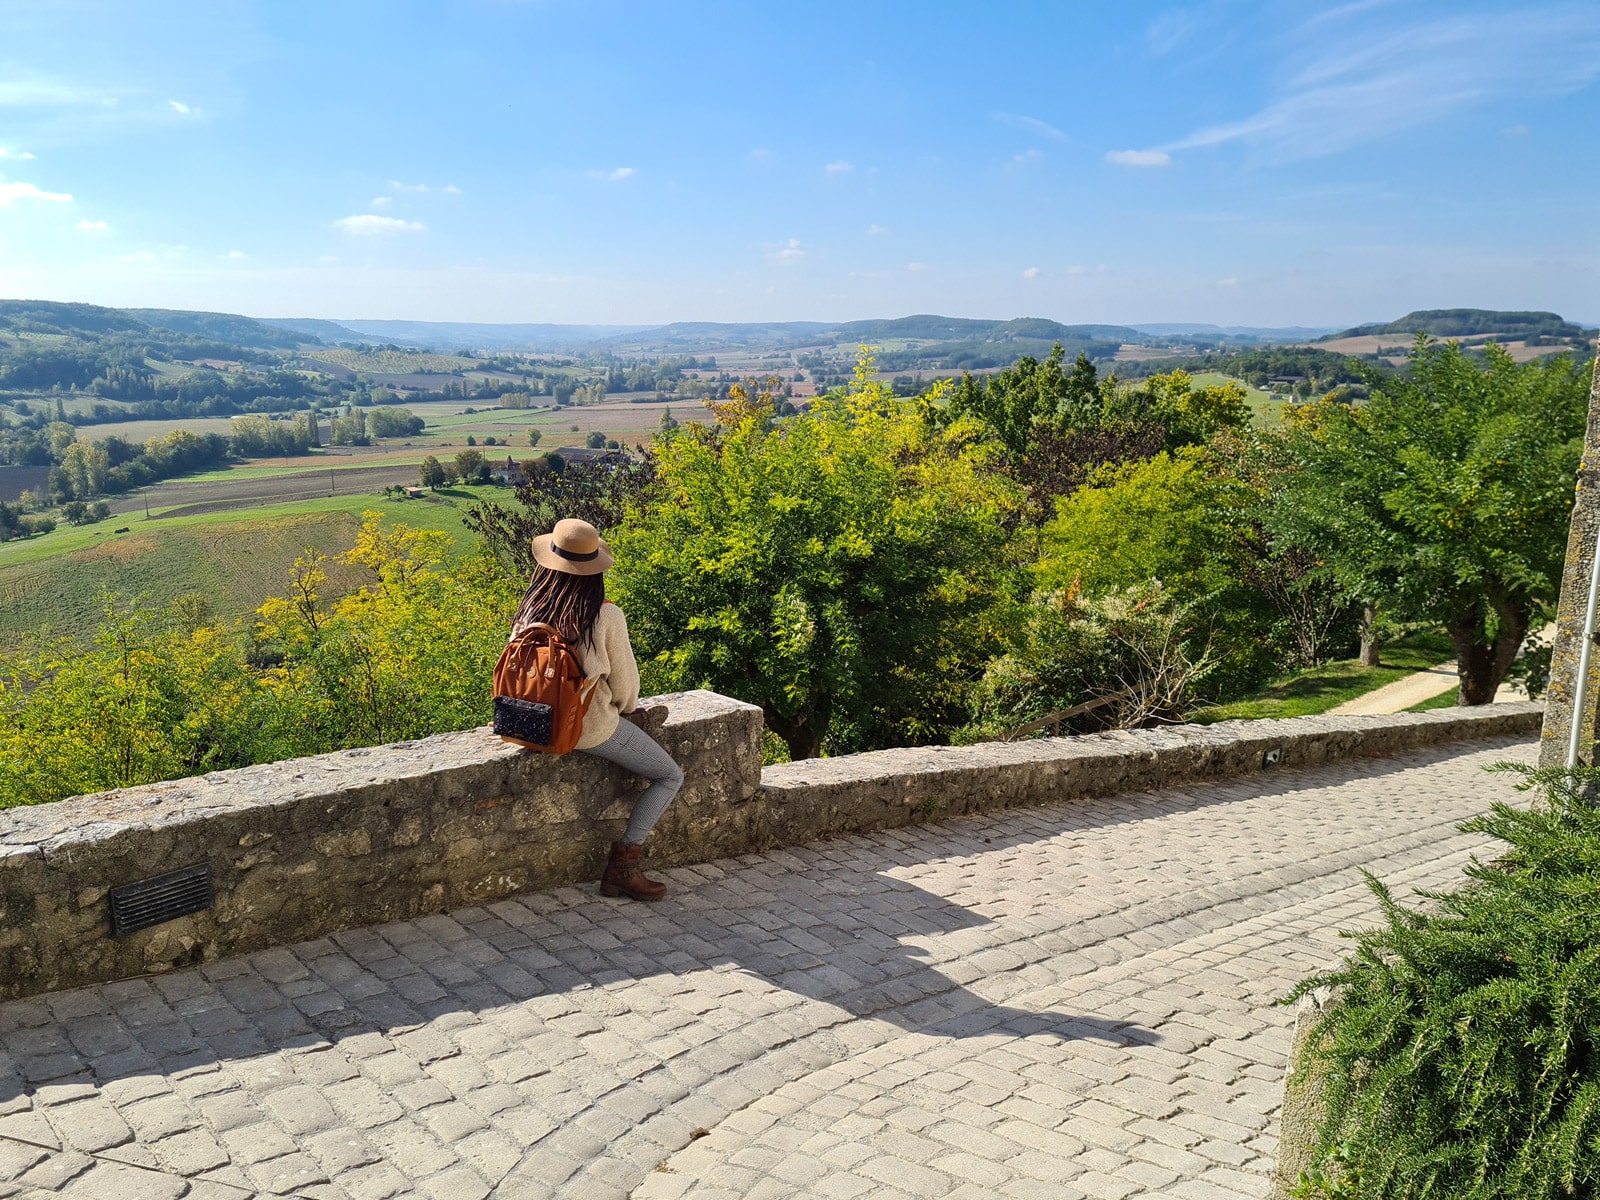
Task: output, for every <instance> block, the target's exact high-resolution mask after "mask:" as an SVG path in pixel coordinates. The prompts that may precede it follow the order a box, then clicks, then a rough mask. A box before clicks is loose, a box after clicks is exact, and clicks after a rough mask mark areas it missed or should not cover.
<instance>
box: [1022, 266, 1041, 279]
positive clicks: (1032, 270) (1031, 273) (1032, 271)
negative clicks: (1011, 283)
mask: <svg viewBox="0 0 1600 1200" xmlns="http://www.w3.org/2000/svg"><path fill="white" fill-rule="evenodd" d="M1022 277H1023V278H1024V279H1037V278H1039V268H1038V267H1029V268H1028V269H1027V270H1026V271H1024V272H1023V273H1022Z"/></svg>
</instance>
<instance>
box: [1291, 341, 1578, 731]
mask: <svg viewBox="0 0 1600 1200" xmlns="http://www.w3.org/2000/svg"><path fill="white" fill-rule="evenodd" d="M1587 382H1588V381H1587V378H1586V371H1585V370H1581V369H1580V368H1579V367H1577V366H1576V365H1575V364H1574V363H1572V362H1571V361H1570V360H1569V359H1567V358H1565V357H1562V358H1558V359H1555V360H1547V361H1543V362H1533V363H1526V364H1524V365H1522V366H1520V367H1519V366H1518V365H1517V364H1516V363H1515V362H1513V361H1512V359H1511V357H1510V355H1508V354H1507V353H1506V352H1505V351H1504V350H1502V349H1500V348H1499V347H1498V346H1494V345H1490V346H1488V347H1486V349H1485V357H1484V359H1483V361H1482V362H1481V363H1479V362H1477V361H1475V360H1474V359H1473V358H1471V357H1469V356H1468V355H1466V354H1464V353H1463V352H1462V350H1461V348H1460V347H1459V346H1458V345H1456V344H1455V343H1450V344H1448V345H1444V346H1441V345H1438V344H1437V343H1434V342H1431V341H1429V340H1428V339H1426V338H1418V340H1417V344H1416V347H1415V348H1414V349H1413V351H1412V354H1411V360H1410V370H1409V371H1408V372H1407V373H1406V374H1405V375H1404V376H1397V377H1394V378H1388V379H1382V380H1379V381H1375V383H1374V385H1373V391H1372V395H1371V398H1370V399H1369V400H1368V401H1367V402H1366V403H1364V404H1355V405H1340V404H1334V403H1330V402H1327V401H1323V402H1321V403H1318V404H1316V405H1313V406H1311V408H1310V409H1309V410H1302V412H1301V413H1299V414H1297V416H1296V419H1295V422H1294V424H1293V426H1292V427H1291V434H1290V437H1291V446H1292V450H1293V453H1294V455H1295V458H1296V460H1297V465H1298V470H1296V471H1295V472H1294V473H1293V474H1292V475H1291V477H1290V480H1289V486H1288V487H1287V488H1286V490H1285V493H1284V495H1283V497H1282V501H1281V503H1280V504H1279V505H1278V506H1277V507H1276V511H1275V516H1274V524H1275V525H1276V526H1277V529H1278V532H1279V533H1280V534H1281V535H1282V536H1283V537H1285V538H1286V539H1287V540H1290V541H1295V542H1298V543H1300V544H1302V545H1305V546H1308V547H1310V548H1311V549H1312V550H1313V551H1314V552H1315V553H1316V554H1317V555H1318V556H1319V557H1320V558H1321V559H1322V560H1323V561H1325V562H1326V563H1327V566H1328V570H1329V571H1330V572H1331V574H1332V575H1333V576H1334V578H1335V579H1336V580H1337V581H1338V583H1339V584H1340V586H1341V587H1342V588H1343V589H1344V590H1345V591H1346V592H1347V593H1348V594H1349V595H1351V596H1354V597H1356V598H1358V599H1360V600H1362V601H1366V602H1376V603H1380V604H1382V605H1383V606H1384V608H1385V609H1386V610H1387V611H1388V612H1389V613H1390V614H1391V615H1392V616H1394V617H1396V618H1398V619H1400V620H1416V621H1430V622H1437V623H1438V624H1441V625H1443V626H1444V628H1445V629H1446V631H1447V632H1448V633H1449V635H1450V640H1451V642H1452V643H1453V644H1454V645H1455V649H1456V660H1457V663H1458V664H1459V671H1460V690H1459V696H1460V702H1461V703H1462V704H1487V703H1489V702H1490V701H1491V700H1493V698H1494V693H1495V689H1496V688H1497V687H1498V686H1499V685H1500V683H1501V681H1502V680H1504V679H1505V677H1506V674H1507V672H1508V671H1509V670H1510V668H1511V664H1512V662H1513V660H1514V659H1515V657H1516V653H1517V649H1518V648H1519V647H1520V646H1521V645H1522V641H1523V638H1524V636H1525V635H1526V634H1527V632H1528V628H1529V625H1530V624H1531V623H1532V621H1533V620H1534V618H1535V617H1536V616H1537V615H1539V614H1540V613H1542V612H1544V611H1545V610H1546V609H1547V608H1548V606H1550V605H1551V604H1552V603H1553V602H1554V601H1555V599H1556V597H1557V595H1558V593H1559V590H1560V586H1561V567H1562V560H1563V556H1564V553H1565V549H1566V541H1567V525H1568V520H1569V511H1570V508H1571V505H1572V495H1573V488H1574V486H1575V483H1576V472H1577V466H1578V457H1579V454H1580V451H1581V449H1582V438H1583V430H1584V421H1585V415H1586V412H1587V393H1588V388H1587V386H1586V385H1587Z"/></svg>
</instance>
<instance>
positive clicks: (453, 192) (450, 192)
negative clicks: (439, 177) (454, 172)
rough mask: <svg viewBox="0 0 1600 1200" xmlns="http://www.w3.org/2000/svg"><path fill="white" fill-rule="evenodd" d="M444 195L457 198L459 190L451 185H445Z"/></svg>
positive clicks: (459, 193)
mask: <svg viewBox="0 0 1600 1200" xmlns="http://www.w3.org/2000/svg"><path fill="white" fill-rule="evenodd" d="M444 194H445V195H446V196H459V195H461V189H460V188H458V187H457V186H456V185H455V184H453V183H447V184H445V185H444Z"/></svg>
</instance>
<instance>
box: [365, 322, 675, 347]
mask: <svg viewBox="0 0 1600 1200" xmlns="http://www.w3.org/2000/svg"><path fill="white" fill-rule="evenodd" d="M337 323H338V324H339V325H341V326H343V327H344V328H346V329H351V330H354V331H355V332H356V333H357V334H358V335H361V338H360V340H364V341H372V340H373V339H377V340H379V341H382V342H392V343H394V344H395V345H397V346H416V347H418V348H420V349H424V350H438V351H449V350H536V351H566V350H571V349H573V348H574V347H578V346H583V345H588V344H592V343H594V342H598V341H603V340H604V339H606V338H611V337H616V336H618V335H622V334H627V333H631V332H635V331H638V330H641V329H645V328H648V327H647V326H644V325H551V324H525V325H492V324H481V323H477V322H472V321H365V320H360V321H346V320H340V321H339V322H337Z"/></svg>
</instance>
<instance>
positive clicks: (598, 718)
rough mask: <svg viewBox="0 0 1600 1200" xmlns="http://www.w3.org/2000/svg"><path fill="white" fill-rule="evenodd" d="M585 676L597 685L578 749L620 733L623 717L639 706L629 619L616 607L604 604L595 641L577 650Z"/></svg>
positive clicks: (636, 670)
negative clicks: (618, 725)
mask: <svg viewBox="0 0 1600 1200" xmlns="http://www.w3.org/2000/svg"><path fill="white" fill-rule="evenodd" d="M574 649H575V650H576V651H577V653H578V660H579V661H580V662H581V663H582V664H583V673H584V675H585V676H586V677H587V678H588V680H589V681H590V682H591V683H593V684H594V692H593V693H592V694H591V696H590V697H589V711H588V712H587V713H585V714H584V718H583V735H582V736H581V737H579V738H578V749H579V750H587V749H589V748H590V747H592V746H598V745H599V744H600V743H601V742H603V741H605V740H606V739H607V738H609V737H610V736H611V735H612V734H613V733H615V732H616V731H617V722H618V721H619V720H621V719H622V714H623V713H627V712H632V711H633V710H634V709H636V708H638V707H639V664H638V663H637V662H636V661H634V657H633V643H632V642H630V641H628V619H627V618H626V617H624V616H623V615H622V610H621V609H620V608H618V607H617V606H616V605H615V604H602V605H601V606H600V615H599V616H598V617H596V618H595V622H594V641H593V644H592V645H588V646H585V645H583V644H582V643H581V642H580V643H579V644H578V645H577V646H575V647H574Z"/></svg>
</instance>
